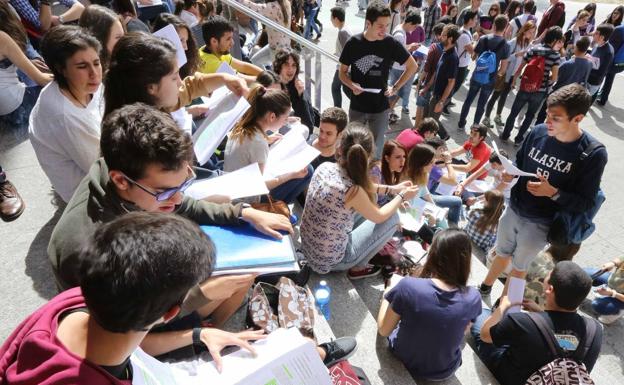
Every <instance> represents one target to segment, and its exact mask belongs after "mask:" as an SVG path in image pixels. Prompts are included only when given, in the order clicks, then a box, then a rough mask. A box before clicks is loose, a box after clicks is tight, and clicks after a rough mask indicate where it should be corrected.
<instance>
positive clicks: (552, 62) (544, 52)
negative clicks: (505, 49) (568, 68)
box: [523, 44, 561, 92]
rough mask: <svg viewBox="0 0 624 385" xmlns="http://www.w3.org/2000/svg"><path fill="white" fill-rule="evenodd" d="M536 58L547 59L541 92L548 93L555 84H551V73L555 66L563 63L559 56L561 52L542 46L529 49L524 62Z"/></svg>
mask: <svg viewBox="0 0 624 385" xmlns="http://www.w3.org/2000/svg"><path fill="white" fill-rule="evenodd" d="M536 56H544V59H545V63H544V80H543V81H542V85H541V87H540V89H539V91H540V92H547V91H548V88H549V87H550V86H552V84H553V82H551V80H550V73H551V71H552V68H553V67H554V66H559V62H560V61H561V55H559V52H557V51H555V50H554V49H552V48H550V47H549V46H547V45H545V44H542V45H538V46H534V47H531V48H529V50H528V51H527V53H525V54H524V59H523V60H524V61H525V62H526V63H528V62H529V61H531V59H533V58H534V57H536Z"/></svg>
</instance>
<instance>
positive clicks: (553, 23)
mask: <svg viewBox="0 0 624 385" xmlns="http://www.w3.org/2000/svg"><path fill="white" fill-rule="evenodd" d="M549 1H550V7H548V9H547V10H546V11H545V12H544V14H543V15H542V19H541V20H540V22H539V26H538V27H537V39H538V40H540V41H542V40H544V37H545V36H546V33H547V32H548V30H550V29H551V28H552V27H559V28H563V24H564V23H565V3H564V2H563V1H561V0H549Z"/></svg>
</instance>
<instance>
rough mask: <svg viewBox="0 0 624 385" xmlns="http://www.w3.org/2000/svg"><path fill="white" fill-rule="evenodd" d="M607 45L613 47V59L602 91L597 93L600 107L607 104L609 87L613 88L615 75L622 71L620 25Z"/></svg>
mask: <svg viewBox="0 0 624 385" xmlns="http://www.w3.org/2000/svg"><path fill="white" fill-rule="evenodd" d="M609 44H611V46H612V47H613V52H614V58H613V61H612V62H611V67H609V70H608V71H607V76H605V81H604V84H603V85H602V89H601V90H600V92H599V93H598V94H599V95H600V99H599V100H598V104H599V105H601V106H604V105H605V104H607V100H608V99H609V94H610V93H611V87H613V82H614V81H615V75H616V74H618V73H620V72H622V71H624V64H623V63H624V62H623V58H624V48H623V47H624V25H620V26H618V27H616V28H615V29H614V30H613V33H612V34H611V37H610V38H609Z"/></svg>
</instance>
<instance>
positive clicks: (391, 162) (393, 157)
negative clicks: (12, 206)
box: [371, 139, 407, 206]
mask: <svg viewBox="0 0 624 385" xmlns="http://www.w3.org/2000/svg"><path fill="white" fill-rule="evenodd" d="M406 159H407V150H406V149H405V147H403V146H402V145H401V143H399V142H397V141H396V140H394V139H390V140H387V141H386V143H384V148H383V151H382V153H381V162H380V163H377V164H376V165H374V166H373V168H372V169H371V177H372V180H373V182H375V183H377V184H380V185H395V184H399V182H401V176H402V175H403V169H404V167H405V160H406ZM386 190H389V189H382V190H381V191H377V204H378V205H379V206H383V205H384V204H386V203H388V202H389V201H390V200H391V199H392V198H393V196H392V195H391V194H389V191H388V192H387V191H386Z"/></svg>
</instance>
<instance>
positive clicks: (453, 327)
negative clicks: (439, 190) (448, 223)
mask: <svg viewBox="0 0 624 385" xmlns="http://www.w3.org/2000/svg"><path fill="white" fill-rule="evenodd" d="M471 251H472V247H471V244H470V238H468V236H467V235H466V234H465V233H464V232H463V231H461V230H458V229H446V230H442V231H440V232H438V233H436V235H435V236H434V237H433V242H432V244H431V246H430V247H429V250H428V254H427V261H426V262H425V266H424V268H423V270H422V273H421V274H420V277H410V276H408V277H403V278H402V279H400V280H398V279H397V278H399V277H398V276H393V279H392V280H391V281H390V282H391V284H390V286H388V288H387V289H386V291H385V293H384V297H383V300H382V302H381V307H380V309H379V314H378V316H377V327H378V331H379V334H380V335H382V336H384V337H388V342H389V344H390V349H391V350H392V352H393V353H394V354H395V355H396V356H397V358H399V360H401V361H402V362H403V364H404V365H405V367H406V368H407V370H408V371H409V372H410V374H411V375H412V377H414V378H419V379H427V380H443V379H446V378H449V377H452V376H453V373H455V371H456V370H457V368H458V367H459V366H460V365H461V345H462V342H463V341H464V333H465V331H466V329H467V327H468V326H469V325H470V323H471V320H474V319H476V318H477V316H478V315H479V314H481V296H480V295H479V293H478V292H477V290H476V289H475V288H472V287H469V286H468V277H469V276H470V261H471ZM425 346H426V347H427V348H426V349H423V347H425Z"/></svg>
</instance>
